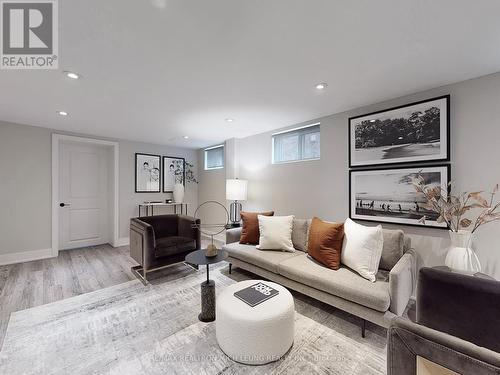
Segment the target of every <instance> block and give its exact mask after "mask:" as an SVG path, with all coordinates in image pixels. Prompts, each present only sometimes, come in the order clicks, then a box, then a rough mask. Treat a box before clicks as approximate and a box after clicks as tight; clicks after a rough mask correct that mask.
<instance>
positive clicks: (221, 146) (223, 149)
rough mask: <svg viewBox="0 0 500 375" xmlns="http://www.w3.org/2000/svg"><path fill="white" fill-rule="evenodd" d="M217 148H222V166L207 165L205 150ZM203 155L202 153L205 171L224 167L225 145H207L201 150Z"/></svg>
mask: <svg viewBox="0 0 500 375" xmlns="http://www.w3.org/2000/svg"><path fill="white" fill-rule="evenodd" d="M217 148H222V166H217V167H208V166H207V155H208V152H207V151H210V150H215V149H217ZM203 155H204V169H205V170H206V171H213V170H217V169H224V167H225V164H226V162H225V160H224V159H225V157H226V149H225V146H224V144H220V145H216V146H212V147H207V148H205V149H204V150H203Z"/></svg>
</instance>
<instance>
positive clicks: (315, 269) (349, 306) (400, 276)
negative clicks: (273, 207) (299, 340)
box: [223, 219, 416, 336]
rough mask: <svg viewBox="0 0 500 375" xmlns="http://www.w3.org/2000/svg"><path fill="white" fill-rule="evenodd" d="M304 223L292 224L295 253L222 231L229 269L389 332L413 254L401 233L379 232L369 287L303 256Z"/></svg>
mask: <svg viewBox="0 0 500 375" xmlns="http://www.w3.org/2000/svg"><path fill="white" fill-rule="evenodd" d="M309 223H310V221H309V220H301V219H295V220H294V223H293V231H292V242H293V244H294V248H295V249H296V251H295V252H293V253H292V252H282V251H272V250H259V249H257V248H256V247H255V246H254V245H245V244H240V243H239V240H240V235H241V228H233V229H229V230H228V231H227V232H226V245H225V246H223V249H224V250H226V251H227V252H228V253H229V258H228V259H227V261H228V262H229V263H230V269H231V267H233V266H234V267H239V268H242V269H244V270H247V271H249V272H252V273H254V274H256V275H259V276H261V277H263V278H265V279H268V280H271V281H275V282H277V283H279V284H281V285H283V286H285V287H288V288H290V289H293V290H296V291H298V292H300V293H303V294H305V295H308V296H311V297H313V298H315V299H317V300H319V301H322V302H324V303H327V304H329V305H332V306H335V307H337V308H339V309H341V310H344V311H346V312H348V313H351V314H353V315H356V316H359V317H360V318H362V319H363V336H364V326H365V324H364V323H365V320H368V321H370V322H372V323H375V324H377V325H380V326H382V327H386V328H387V327H389V324H390V322H391V320H392V319H393V318H394V317H395V316H398V315H401V314H402V313H403V312H404V311H405V308H406V306H407V304H408V301H409V299H410V297H411V295H412V293H413V287H414V284H415V263H416V262H415V253H414V252H413V250H411V242H410V239H409V238H408V237H407V236H405V235H404V233H403V232H402V231H398V230H387V229H384V230H383V232H384V250H383V253H382V259H381V262H380V267H381V269H380V270H379V272H378V274H377V280H376V281H375V282H373V283H372V282H370V281H368V280H366V279H364V278H363V277H361V276H359V275H358V274H357V273H356V272H354V271H352V270H351V269H349V268H347V267H345V266H342V267H341V268H340V269H339V270H337V271H335V270H332V269H329V268H327V267H325V266H323V265H322V264H320V263H318V262H316V261H315V260H313V259H312V258H311V257H309V255H308V254H307V236H308V227H309Z"/></svg>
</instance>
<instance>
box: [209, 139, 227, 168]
mask: <svg viewBox="0 0 500 375" xmlns="http://www.w3.org/2000/svg"><path fill="white" fill-rule="evenodd" d="M221 168H224V145H218V146H213V147H209V148H206V149H205V170H210V169H221Z"/></svg>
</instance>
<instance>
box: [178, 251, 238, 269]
mask: <svg viewBox="0 0 500 375" xmlns="http://www.w3.org/2000/svg"><path fill="white" fill-rule="evenodd" d="M227 256H228V254H227V251H225V250H218V251H217V255H216V256H214V257H210V258H209V257H207V256H205V250H204V249H201V250H196V251H193V252H192V253H189V254H188V255H186V262H187V263H191V264H196V265H198V266H201V265H203V264H207V265H208V264H214V263H219V262H222V261H223V260H224V259H226V258H227Z"/></svg>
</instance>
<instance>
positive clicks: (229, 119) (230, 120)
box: [226, 117, 234, 122]
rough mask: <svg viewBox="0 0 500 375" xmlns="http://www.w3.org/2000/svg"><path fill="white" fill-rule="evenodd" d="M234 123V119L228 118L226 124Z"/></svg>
mask: <svg viewBox="0 0 500 375" xmlns="http://www.w3.org/2000/svg"><path fill="white" fill-rule="evenodd" d="M233 121H234V119H232V118H230V117H228V118H227V119H226V122H233Z"/></svg>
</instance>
